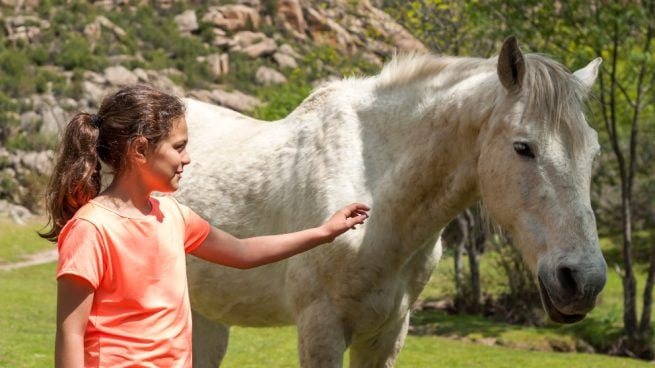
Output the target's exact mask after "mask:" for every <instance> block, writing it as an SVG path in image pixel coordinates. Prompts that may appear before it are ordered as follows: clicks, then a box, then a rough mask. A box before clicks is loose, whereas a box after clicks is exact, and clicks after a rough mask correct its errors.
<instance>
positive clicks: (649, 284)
mask: <svg viewBox="0 0 655 368" xmlns="http://www.w3.org/2000/svg"><path fill="white" fill-rule="evenodd" d="M653 284H655V245H653V249H651V252H650V264H649V266H648V277H647V278H646V286H644V305H643V306H644V307H643V309H642V312H641V321H640V323H639V335H640V336H642V337H644V338H645V337H647V336H650V335H651V333H652V327H651V317H650V316H651V313H652V310H653Z"/></svg>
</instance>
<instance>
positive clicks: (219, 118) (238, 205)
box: [176, 99, 293, 326]
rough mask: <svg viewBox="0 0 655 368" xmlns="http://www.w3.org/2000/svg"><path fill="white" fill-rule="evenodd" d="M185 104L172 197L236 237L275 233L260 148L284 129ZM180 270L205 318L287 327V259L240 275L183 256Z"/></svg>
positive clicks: (211, 107)
mask: <svg viewBox="0 0 655 368" xmlns="http://www.w3.org/2000/svg"><path fill="white" fill-rule="evenodd" d="M186 105H187V113H186V120H187V124H188V128H189V145H188V151H189V155H190V157H191V164H190V165H188V166H187V167H185V170H184V172H185V178H184V179H183V180H182V183H181V187H180V190H179V191H178V192H177V193H176V197H177V198H178V199H179V200H180V201H181V202H182V203H184V204H186V205H188V206H189V207H191V208H192V209H193V210H194V211H196V212H197V213H198V214H200V215H201V216H203V217H204V218H206V219H207V220H208V221H210V222H211V223H212V225H214V226H216V227H218V228H220V229H222V230H225V231H228V232H230V233H232V234H234V235H236V236H239V237H248V236H254V235H262V234H263V233H272V232H279V231H276V227H278V225H276V224H275V222H274V221H271V220H270V219H271V218H274V216H270V215H268V214H267V212H266V209H265V207H266V206H265V203H264V202H265V200H264V198H265V197H266V195H265V194H264V193H263V189H258V188H260V187H262V186H264V187H268V185H266V184H265V183H266V182H267V181H268V180H274V179H275V178H264V177H261V176H260V175H259V174H261V172H262V171H263V170H264V168H263V167H261V165H263V163H261V162H260V161H261V157H265V156H266V155H263V154H262V153H263V152H261V150H262V149H266V148H271V143H270V142H271V141H274V140H276V139H278V140H279V139H282V138H283V137H284V135H285V134H286V133H285V130H284V128H283V127H279V124H278V126H275V125H274V124H276V123H269V122H263V121H258V120H256V119H252V118H250V117H247V116H245V115H243V114H240V113H238V112H236V111H233V110H230V109H226V108H223V107H220V106H214V105H211V104H207V103H204V102H200V101H196V100H191V99H188V100H186ZM262 141H263V142H268V144H263V143H262ZM258 165H259V167H260V168H259V170H257V169H256V168H257V167H258ZM253 174H254V175H253ZM258 191H259V192H258ZM187 265H188V278H189V293H190V296H191V300H192V307H193V308H194V310H196V312H198V313H200V314H202V315H204V316H205V317H207V318H209V319H212V320H217V321H221V322H223V323H225V324H238V325H245V326H257V325H281V324H289V323H292V322H293V320H292V317H291V314H290V312H289V311H288V307H287V301H286V298H287V297H286V295H285V293H284V284H285V275H286V269H287V265H286V262H279V263H277V264H274V265H268V266H263V267H259V268H257V269H253V270H245V271H244V270H237V269H232V268H228V267H222V266H218V265H215V264H211V263H208V262H205V261H202V260H199V259H196V258H195V257H189V259H188V261H187Z"/></svg>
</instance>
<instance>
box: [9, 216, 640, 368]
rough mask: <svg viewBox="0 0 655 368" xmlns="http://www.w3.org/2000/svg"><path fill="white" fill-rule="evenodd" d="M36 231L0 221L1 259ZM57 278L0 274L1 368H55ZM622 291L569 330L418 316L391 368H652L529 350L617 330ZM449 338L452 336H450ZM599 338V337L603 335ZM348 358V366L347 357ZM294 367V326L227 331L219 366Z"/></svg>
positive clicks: (616, 287) (51, 268)
mask: <svg viewBox="0 0 655 368" xmlns="http://www.w3.org/2000/svg"><path fill="white" fill-rule="evenodd" d="M3 221H4V222H3ZM40 226H42V223H38V224H36V223H35V224H32V225H30V226H25V227H18V226H15V225H13V224H11V222H10V221H8V220H0V234H1V235H0V249H2V253H1V254H2V257H3V259H5V260H7V259H12V260H19V259H21V254H25V253H33V252H36V251H38V250H45V249H49V248H50V247H52V245H50V244H49V243H47V242H42V241H41V240H40V239H38V238H37V237H36V236H35V235H34V230H35V229H39V228H40ZM9 234H12V235H9ZM8 244H9V245H8ZM21 244H22V245H21ZM441 266H442V267H440V268H438V270H437V271H435V277H434V279H433V281H432V282H431V285H430V287H429V288H428V289H427V290H426V292H425V293H424V295H423V297H424V298H426V297H434V296H435V294H434V293H435V292H444V293H446V295H447V294H448V293H451V292H452V291H451V290H452V289H451V290H446V289H443V288H444V287H446V286H447V284H448V282H450V281H449V279H448V277H449V275H448V271H447V270H448V268H449V267H451V263H450V262H449V260H445V261H444V262H443V263H442V265H441ZM54 273H55V265H54V264H53V263H50V264H45V265H41V266H34V267H28V268H23V269H18V270H13V271H0V300H2V302H0V367H48V366H52V361H53V357H52V354H53V345H54V318H55V317H54V315H55V293H56V291H55V281H54ZM610 273H611V274H612V273H614V272H613V271H610ZM620 292H621V289H620V280H618V277H617V276H616V274H615V273H614V276H612V275H610V281H609V283H608V286H607V288H606V291H605V292H604V293H603V296H602V298H601V301H600V304H599V307H598V308H597V309H596V310H594V312H592V313H591V315H590V316H589V318H588V319H586V320H584V321H582V322H580V323H578V324H575V325H573V326H571V327H556V326H549V327H547V328H533V327H524V326H514V325H508V324H500V323H496V322H492V321H489V320H487V319H484V318H481V317H476V316H450V315H446V314H444V313H430V314H417V315H415V318H414V321H418V322H420V323H421V324H422V325H423V326H427V328H429V329H430V334H428V335H421V336H418V335H410V336H408V338H407V341H406V343H405V347H404V348H403V351H402V352H401V354H400V356H399V359H398V362H397V365H396V366H397V367H407V368H410V367H411V368H414V367H417V368H420V367H435V366H441V367H494V368H495V367H511V368H516V367H549V368H550V367H572V366H573V367H647V366H649V367H650V366H652V364H649V363H646V362H640V361H636V360H631V359H624V358H615V357H608V356H603V355H593V354H579V353H555V352H546V351H534V349H547V348H548V347H549V346H552V344H553V341H556V342H557V343H558V344H562V341H563V342H564V343H567V344H569V345H573V344H574V342H573V341H574V337H575V336H576V335H578V334H580V331H586V330H588V329H592V330H593V331H594V332H595V333H598V331H603V329H607V328H608V327H607V326H610V327H609V330H607V331H605V332H604V333H608V334H611V333H614V331H615V330H618V328H620V322H621V306H620V305H617V304H616V302H617V300H620ZM616 293H618V294H616ZM435 335H437V336H435ZM446 336H450V337H451V338H447V337H446ZM454 336H456V337H457V338H452V337H454ZM605 336H607V335H605ZM597 338H599V339H602V338H603V333H600V335H599V336H597ZM490 339H493V341H494V342H495V346H485V345H484V344H480V343H474V342H476V341H477V342H489V341H490ZM519 343H523V344H524V347H525V348H526V349H515V348H510V347H507V345H512V346H517V345H519ZM501 345H504V346H501ZM530 349H533V350H530ZM345 359H346V362H347V359H348V357H347V355H346V358H345ZM297 366H298V361H297V357H296V333H295V330H294V329H293V328H292V327H284V328H267V329H254V328H239V327H235V328H233V329H232V335H231V338H230V348H229V351H228V354H227V356H226V358H225V361H224V364H223V367H238V368H242V367H297Z"/></svg>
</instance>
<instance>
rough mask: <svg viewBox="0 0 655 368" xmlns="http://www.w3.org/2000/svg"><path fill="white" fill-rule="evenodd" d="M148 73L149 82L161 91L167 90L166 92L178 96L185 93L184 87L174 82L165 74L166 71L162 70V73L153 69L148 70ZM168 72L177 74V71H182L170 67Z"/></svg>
mask: <svg viewBox="0 0 655 368" xmlns="http://www.w3.org/2000/svg"><path fill="white" fill-rule="evenodd" d="M146 73H147V74H148V83H149V84H150V85H151V86H152V87H153V88H156V89H158V90H160V91H165V92H166V93H168V94H170V95H173V96H177V97H182V96H184V95H185V93H184V89H183V88H182V87H180V86H178V85H177V84H175V83H173V81H172V80H170V79H169V78H168V77H167V76H166V75H163V74H164V71H162V74H160V73H157V72H156V71H153V70H148V71H147V72H146ZM168 73H169V75H175V73H181V72H180V71H179V70H177V69H168Z"/></svg>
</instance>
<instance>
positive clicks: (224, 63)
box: [207, 54, 230, 77]
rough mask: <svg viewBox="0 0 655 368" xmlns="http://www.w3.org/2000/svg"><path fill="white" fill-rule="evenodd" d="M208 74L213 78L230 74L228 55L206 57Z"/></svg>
mask: <svg viewBox="0 0 655 368" xmlns="http://www.w3.org/2000/svg"><path fill="white" fill-rule="evenodd" d="M207 64H208V66H209V72H210V73H211V74H212V75H213V76H214V77H220V76H221V75H224V74H228V73H229V72H230V61H229V55H228V54H212V55H209V56H207Z"/></svg>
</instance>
